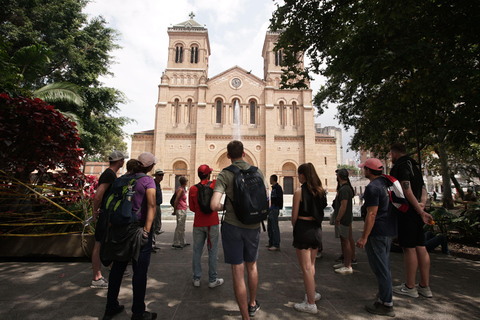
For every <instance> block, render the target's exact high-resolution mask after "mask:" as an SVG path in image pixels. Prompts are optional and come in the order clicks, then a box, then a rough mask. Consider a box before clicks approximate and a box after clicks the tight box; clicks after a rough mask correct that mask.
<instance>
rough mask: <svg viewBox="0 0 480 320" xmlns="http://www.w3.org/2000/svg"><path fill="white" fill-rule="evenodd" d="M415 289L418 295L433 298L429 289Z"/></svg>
mask: <svg viewBox="0 0 480 320" xmlns="http://www.w3.org/2000/svg"><path fill="white" fill-rule="evenodd" d="M416 288H417V291H418V293H420V294H421V295H422V296H424V297H426V298H431V297H433V294H432V290H430V287H420V285H417V286H416Z"/></svg>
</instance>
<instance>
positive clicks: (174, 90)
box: [131, 19, 337, 194]
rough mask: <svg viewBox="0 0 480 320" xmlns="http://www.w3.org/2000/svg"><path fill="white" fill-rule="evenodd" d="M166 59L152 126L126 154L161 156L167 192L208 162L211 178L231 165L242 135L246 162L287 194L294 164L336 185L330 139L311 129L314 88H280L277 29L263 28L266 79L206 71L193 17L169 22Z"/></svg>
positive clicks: (206, 49)
mask: <svg viewBox="0 0 480 320" xmlns="http://www.w3.org/2000/svg"><path fill="white" fill-rule="evenodd" d="M168 35H169V47H168V62H167V68H166V69H165V72H163V74H162V77H161V83H160V84H159V86H158V88H159V90H158V98H157V103H156V105H155V108H156V112H155V128H154V129H153V130H150V131H144V132H138V133H135V134H134V136H133V138H132V148H131V158H137V157H138V155H139V154H140V153H142V152H144V151H148V152H152V153H153V154H155V155H156V156H157V158H158V159H159V163H158V164H157V166H156V168H161V169H162V170H163V171H164V172H165V177H164V180H163V182H162V188H163V189H164V190H174V188H175V186H176V185H177V184H178V177H179V176H182V175H184V176H187V178H188V179H189V186H191V185H193V184H195V183H197V182H198V176H197V168H198V166H200V165H201V164H204V163H205V164H208V165H209V166H210V167H212V168H213V169H214V171H213V177H214V178H215V177H216V176H217V175H218V173H219V172H220V171H221V170H222V169H223V168H224V167H226V166H228V165H230V160H229V159H228V158H227V149H226V147H227V144H228V142H230V141H231V140H233V139H237V140H241V141H242V142H243V145H244V148H245V155H246V157H245V160H246V161H247V162H249V163H250V164H252V165H254V166H258V167H259V168H260V169H261V170H262V171H263V172H264V173H265V176H266V177H267V180H268V177H269V176H270V175H272V174H276V175H278V176H279V183H280V184H281V185H282V186H283V188H284V190H285V193H286V194H292V193H293V191H294V190H295V189H296V188H297V187H299V182H298V179H297V177H296V170H297V168H298V166H299V165H300V164H302V163H305V162H312V163H313V164H314V165H315V168H316V170H317V173H318V175H319V176H320V178H321V180H322V184H323V186H324V187H325V186H326V187H327V188H328V189H330V190H331V191H333V190H334V189H335V187H336V180H335V179H336V178H335V170H336V167H337V151H336V144H335V143H336V141H335V138H333V137H330V136H327V135H322V134H317V133H316V132H315V123H314V118H315V110H314V108H313V106H312V90H311V89H305V90H297V89H294V90H285V89H280V88H279V86H280V78H281V74H282V70H281V68H282V67H281V62H282V55H281V51H274V46H275V42H276V39H277V38H278V33H275V32H270V31H269V32H267V34H266V37H265V42H264V46H263V51H262V56H263V59H264V74H263V79H261V78H259V77H257V76H255V75H253V74H251V73H250V72H247V71H246V70H244V69H242V68H241V67H239V66H234V67H232V68H230V69H228V70H225V71H224V72H222V73H220V74H218V75H214V76H212V77H210V76H209V74H208V67H209V57H210V54H211V53H210V43H209V35H208V30H207V29H206V28H205V27H203V26H202V25H200V24H198V23H197V22H196V21H194V20H193V19H190V20H188V21H185V22H182V23H180V24H177V25H174V26H173V27H170V28H168Z"/></svg>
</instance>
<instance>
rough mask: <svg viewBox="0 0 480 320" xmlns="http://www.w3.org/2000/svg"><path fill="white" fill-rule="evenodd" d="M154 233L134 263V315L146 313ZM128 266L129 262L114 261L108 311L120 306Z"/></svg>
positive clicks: (110, 276)
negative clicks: (120, 294) (120, 293)
mask: <svg viewBox="0 0 480 320" xmlns="http://www.w3.org/2000/svg"><path fill="white" fill-rule="evenodd" d="M152 233H153V232H150V236H149V237H148V242H147V244H146V245H145V246H144V247H143V248H142V250H141V251H140V255H139V256H138V261H135V260H133V261H132V269H133V277H132V285H133V305H132V313H133V314H134V315H142V314H143V313H144V312H145V293H146V291H147V272H148V266H149V265H150V255H151V252H152ZM127 265H128V261H114V262H113V264H112V270H110V275H109V277H108V293H107V307H106V308H107V310H108V309H110V310H111V309H114V308H115V307H116V306H118V305H119V303H118V293H119V292H120V287H121V285H122V279H123V274H124V273H125V269H126V268H127Z"/></svg>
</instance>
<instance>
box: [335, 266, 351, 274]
mask: <svg viewBox="0 0 480 320" xmlns="http://www.w3.org/2000/svg"><path fill="white" fill-rule="evenodd" d="M335 272H336V273H340V274H351V273H353V269H352V267H350V268H347V267H342V268H338V269H335Z"/></svg>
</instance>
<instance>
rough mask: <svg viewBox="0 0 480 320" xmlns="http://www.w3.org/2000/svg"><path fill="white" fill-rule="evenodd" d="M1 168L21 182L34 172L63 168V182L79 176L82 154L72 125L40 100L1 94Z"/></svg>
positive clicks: (74, 127) (78, 139) (73, 124)
mask: <svg viewBox="0 0 480 320" xmlns="http://www.w3.org/2000/svg"><path fill="white" fill-rule="evenodd" d="M0 119H1V121H0V149H1V150H2V151H1V152H0V169H1V170H3V171H8V172H12V173H13V174H15V175H16V176H17V177H19V178H20V179H22V180H24V181H28V180H29V176H30V173H32V172H33V171H34V170H39V171H40V172H46V171H47V170H56V169H63V170H62V171H63V180H64V181H73V180H74V179H76V178H77V177H78V176H79V175H80V174H81V171H80V166H81V165H82V163H83V162H82V157H83V152H82V150H81V149H80V148H79V146H78V144H79V142H80V137H79V136H78V131H77V129H76V125H75V123H74V122H72V121H70V120H68V119H67V118H65V117H64V116H63V115H62V114H61V113H60V112H58V111H57V110H55V109H54V108H53V106H51V105H48V104H47V103H45V102H43V101H42V100H40V99H35V100H31V99H27V98H21V97H20V98H10V97H9V96H8V95H7V94H5V93H1V94H0Z"/></svg>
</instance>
